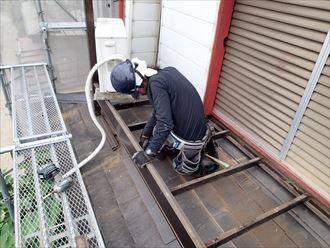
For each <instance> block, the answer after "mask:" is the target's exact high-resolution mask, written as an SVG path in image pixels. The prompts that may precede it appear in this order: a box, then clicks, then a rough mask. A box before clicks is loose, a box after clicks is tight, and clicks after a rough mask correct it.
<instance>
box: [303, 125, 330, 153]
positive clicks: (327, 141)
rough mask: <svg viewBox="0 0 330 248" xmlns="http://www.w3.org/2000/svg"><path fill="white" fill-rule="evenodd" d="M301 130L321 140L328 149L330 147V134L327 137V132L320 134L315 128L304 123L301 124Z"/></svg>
mask: <svg viewBox="0 0 330 248" xmlns="http://www.w3.org/2000/svg"><path fill="white" fill-rule="evenodd" d="M299 130H300V131H301V132H303V133H304V134H305V135H309V136H310V137H312V138H314V139H315V140H317V141H318V142H320V143H321V144H322V145H324V146H325V147H326V148H327V149H330V137H329V136H328V137H327V136H326V134H320V133H318V132H316V131H315V130H314V129H312V128H310V127H308V126H306V125H305V124H304V123H301V124H300V126H299Z"/></svg>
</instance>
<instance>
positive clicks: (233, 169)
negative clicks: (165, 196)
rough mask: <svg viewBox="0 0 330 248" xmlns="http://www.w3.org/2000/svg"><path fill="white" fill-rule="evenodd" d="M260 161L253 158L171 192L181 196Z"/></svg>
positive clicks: (181, 185)
mask: <svg viewBox="0 0 330 248" xmlns="http://www.w3.org/2000/svg"><path fill="white" fill-rule="evenodd" d="M259 161H260V158H253V159H251V160H249V161H247V162H244V163H242V164H239V165H237V166H232V167H231V168H229V169H225V170H220V171H217V172H214V173H211V174H208V175H206V176H203V177H199V178H196V179H193V180H190V181H188V182H186V183H183V184H180V185H177V186H175V187H173V188H171V192H172V194H174V195H176V194H179V193H181V192H184V191H187V190H189V189H192V188H195V187H198V186H200V185H202V184H205V183H208V182H210V181H212V180H216V179H220V178H221V177H225V176H229V175H232V174H234V173H236V172H239V171H242V170H245V169H248V168H250V167H251V166H254V165H256V164H257V163H258V162H259Z"/></svg>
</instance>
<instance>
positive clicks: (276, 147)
mask: <svg viewBox="0 0 330 248" xmlns="http://www.w3.org/2000/svg"><path fill="white" fill-rule="evenodd" d="M224 99H225V100H226V98H224ZM217 101H218V100H217ZM227 104H228V103H227V102H225V103H222V109H221V110H220V111H221V112H223V113H224V114H225V115H227V116H232V117H234V118H235V120H236V122H237V123H239V124H240V126H244V125H243V123H244V124H246V125H245V126H244V127H245V129H247V130H248V131H249V132H250V133H251V134H253V136H254V137H257V138H258V139H259V140H260V142H261V143H263V144H264V145H265V146H266V147H268V148H270V149H271V150H272V151H273V152H274V153H276V154H278V153H279V151H280V147H281V145H280V143H278V142H277V141H276V140H274V138H273V137H272V136H271V132H265V131H263V130H260V129H258V128H257V127H256V126H255V125H254V124H253V123H252V122H251V120H249V119H245V118H244V117H242V116H241V114H239V113H237V112H236V111H235V110H234V109H232V108H230V107H229V106H228V105H227ZM231 105H232V104H231ZM229 113H230V114H229Z"/></svg>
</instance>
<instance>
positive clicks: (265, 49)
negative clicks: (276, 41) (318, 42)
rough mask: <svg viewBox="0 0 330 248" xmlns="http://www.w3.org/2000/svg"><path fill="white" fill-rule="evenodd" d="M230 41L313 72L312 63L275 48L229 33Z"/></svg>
mask: <svg viewBox="0 0 330 248" xmlns="http://www.w3.org/2000/svg"><path fill="white" fill-rule="evenodd" d="M230 41H235V42H236V43H238V44H242V45H243V46H247V47H249V48H251V49H255V50H256V51H259V52H262V53H265V54H268V55H269V56H273V57H275V58H278V59H285V60H286V61H287V62H288V63H291V64H294V65H296V66H300V67H301V68H304V69H306V70H309V71H311V70H313V67H314V63H313V62H311V61H310V60H307V59H303V58H301V57H299V56H296V55H293V54H290V53H287V52H285V51H281V50H279V49H277V48H276V47H271V46H268V45H265V44H262V43H259V42H258V41H255V40H251V39H248V38H246V37H243V36H240V35H236V34H233V33H230V34H229V36H228V42H230Z"/></svg>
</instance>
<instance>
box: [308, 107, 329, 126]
mask: <svg viewBox="0 0 330 248" xmlns="http://www.w3.org/2000/svg"><path fill="white" fill-rule="evenodd" d="M305 116H308V117H309V118H311V119H313V120H314V121H316V122H318V123H319V124H321V125H322V126H324V127H325V128H329V125H330V124H329V121H330V120H329V119H328V118H326V117H324V116H323V115H320V114H319V113H318V112H315V111H314V110H312V109H310V108H307V109H306V112H305Z"/></svg>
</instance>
